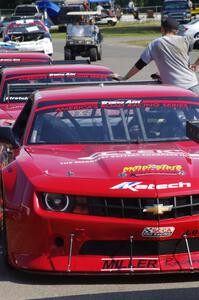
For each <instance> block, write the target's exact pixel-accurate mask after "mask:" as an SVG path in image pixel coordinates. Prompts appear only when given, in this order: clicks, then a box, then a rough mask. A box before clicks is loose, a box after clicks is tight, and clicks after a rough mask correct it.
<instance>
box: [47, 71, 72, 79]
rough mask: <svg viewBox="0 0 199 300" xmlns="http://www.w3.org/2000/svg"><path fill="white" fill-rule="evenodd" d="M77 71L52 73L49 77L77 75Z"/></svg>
mask: <svg viewBox="0 0 199 300" xmlns="http://www.w3.org/2000/svg"><path fill="white" fill-rule="evenodd" d="M75 76H76V72H64V73H50V74H49V77H50V78H52V77H75Z"/></svg>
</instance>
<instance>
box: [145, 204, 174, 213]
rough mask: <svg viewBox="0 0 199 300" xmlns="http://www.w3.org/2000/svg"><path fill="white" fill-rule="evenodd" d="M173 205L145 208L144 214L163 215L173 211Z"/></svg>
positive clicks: (157, 205) (155, 205)
mask: <svg viewBox="0 0 199 300" xmlns="http://www.w3.org/2000/svg"><path fill="white" fill-rule="evenodd" d="M172 208H173V205H165V206H164V205H163V204H154V205H153V206H145V208H144V209H143V212H147V213H151V214H154V215H162V214H163V213H164V212H168V211H171V210H172Z"/></svg>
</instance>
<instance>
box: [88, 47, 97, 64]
mask: <svg viewBox="0 0 199 300" xmlns="http://www.w3.org/2000/svg"><path fill="white" fill-rule="evenodd" d="M89 54H90V55H89V56H90V61H96V60H97V49H96V48H90V50H89Z"/></svg>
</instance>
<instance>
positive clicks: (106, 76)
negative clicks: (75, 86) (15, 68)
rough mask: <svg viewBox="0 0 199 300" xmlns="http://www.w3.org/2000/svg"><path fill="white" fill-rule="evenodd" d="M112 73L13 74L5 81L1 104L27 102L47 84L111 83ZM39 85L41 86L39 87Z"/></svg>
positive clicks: (61, 71)
mask: <svg viewBox="0 0 199 300" xmlns="http://www.w3.org/2000/svg"><path fill="white" fill-rule="evenodd" d="M110 74H111V72H103V71H96V72H95V71H89V70H87V71H86V70H85V71H84V70H82V71H69V70H68V71H67V70H64V71H63V70H60V71H58V72H50V73H49V72H48V73H35V74H31V72H30V74H13V76H12V78H10V77H8V78H6V80H5V84H4V88H3V97H2V98H1V102H3V103H6V102H10V103H18V102H26V101H27V99H28V96H29V95H30V94H31V93H32V92H33V91H35V90H36V89H38V88H39V87H41V88H42V87H44V88H45V87H46V84H47V83H49V84H59V83H62V84H64V83H66V84H67V83H77V82H99V81H103V82H104V81H111V80H112V79H111V77H110ZM37 84H39V85H40V86H37Z"/></svg>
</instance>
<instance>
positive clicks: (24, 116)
mask: <svg viewBox="0 0 199 300" xmlns="http://www.w3.org/2000/svg"><path fill="white" fill-rule="evenodd" d="M32 105H33V101H32V99H30V98H29V99H28V101H27V102H26V104H25V106H24V108H23V109H22V111H21V113H20V115H19V117H18V119H17V121H16V122H15V124H14V126H13V133H14V136H15V139H16V141H17V142H18V143H19V144H20V143H21V140H22V138H23V135H24V132H25V130H26V125H27V122H28V119H29V116H30V112H31V109H32Z"/></svg>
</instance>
